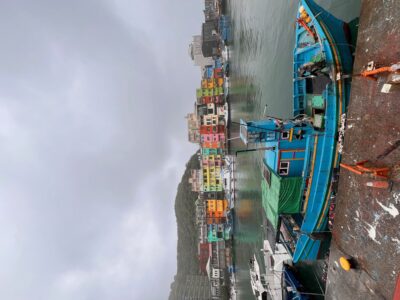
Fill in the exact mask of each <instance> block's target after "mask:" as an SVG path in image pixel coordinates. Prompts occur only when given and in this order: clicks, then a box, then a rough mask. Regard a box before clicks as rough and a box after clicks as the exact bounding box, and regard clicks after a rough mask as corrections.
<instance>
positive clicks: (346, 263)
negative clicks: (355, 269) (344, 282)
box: [339, 256, 351, 272]
mask: <svg viewBox="0 0 400 300" xmlns="http://www.w3.org/2000/svg"><path fill="white" fill-rule="evenodd" d="M339 263H340V266H341V267H342V269H343V270H345V271H346V272H348V271H350V269H351V263H350V262H349V260H348V259H347V258H346V257H344V256H342V257H340V258H339Z"/></svg>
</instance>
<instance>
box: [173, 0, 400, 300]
mask: <svg viewBox="0 0 400 300" xmlns="http://www.w3.org/2000/svg"><path fill="white" fill-rule="evenodd" d="M326 2H327V1H312V0H301V1H299V2H297V1H289V2H288V3H281V2H280V3H279V4H277V3H276V4H275V6H274V9H273V10H271V9H270V7H268V6H266V5H265V4H264V3H263V2H262V1H258V0H254V1H252V3H251V4H249V3H243V2H241V1H238V0H230V1H224V2H221V1H205V8H206V9H205V11H204V13H205V23H203V25H202V34H201V35H200V36H194V37H193V42H192V44H191V46H190V50H189V54H190V56H191V58H192V60H193V61H194V63H195V65H196V66H199V67H200V70H201V81H200V87H199V89H197V91H196V100H195V105H194V112H191V113H189V114H188V115H187V117H186V118H187V122H188V139H189V141H190V142H192V143H196V144H198V145H199V151H198V153H197V154H196V155H197V159H198V162H199V168H196V169H192V170H191V176H190V179H189V183H190V185H191V189H192V191H193V192H195V193H197V195H198V196H197V200H196V201H195V211H196V212H195V220H196V228H197V232H196V235H197V236H196V239H197V241H198V249H199V250H198V259H199V274H200V275H199V276H200V277H202V278H203V279H202V280H204V282H207V280H208V281H209V284H210V290H208V291H207V288H206V286H205V285H204V286H203V287H202V293H203V294H202V295H203V296H204V297H203V298H202V297H200V298H199V299H252V298H255V299H273V300H281V299H400V283H399V274H400V234H399V232H398V224H399V223H398V220H399V210H400V122H399V121H398V115H399V113H400V106H399V105H398V98H399V95H400V85H399V83H400V75H399V71H400V65H399V64H398V63H399V61H400V51H399V50H398V45H399V44H400V43H399V42H400V36H399V33H400V26H399V22H397V21H396V20H397V19H398V17H399V16H400V7H399V6H398V5H397V4H396V3H395V1H383V0H381V1H372V0H371V1H363V2H362V3H360V2H357V1H353V2H351V3H350V1H349V2H347V1H339V0H338V1H334V3H331V6H329V5H328V4H327V3H326ZM273 14H276V15H279V16H280V17H281V18H282V22H287V23H288V24H293V26H291V25H290V26H283V27H277V28H274V30H271V31H267V30H265V27H266V26H267V25H266V22H268V21H269V20H272V15H273ZM265 17H266V18H265ZM265 20H267V21H265ZM200 49H201V50H200ZM288 49H290V51H288ZM292 49H293V50H292ZM196 51H197V52H196ZM292 51H293V52H292ZM205 53H208V54H205ZM271 70H279V71H278V72H271ZM207 278H208V279H207ZM173 291H174V292H175V298H176V299H181V298H179V296H182V297H189V296H190V297H195V296H196V295H194V294H190V293H189V292H188V291H187V290H186V289H185V288H183V287H180V288H175V290H173ZM179 293H180V294H179ZM197 296H198V295H197ZM175 298H170V299H175ZM182 299H183V298H182Z"/></svg>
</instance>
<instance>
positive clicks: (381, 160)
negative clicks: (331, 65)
mask: <svg viewBox="0 0 400 300" xmlns="http://www.w3.org/2000/svg"><path fill="white" fill-rule="evenodd" d="M399 19H400V5H399V2H398V0H391V1H390V0H386V1H384V0H365V1H363V5H362V9H361V15H360V23H359V31H358V42H357V49H356V57H355V64H354V71H353V79H352V90H351V100H350V105H349V110H348V114H347V116H346V119H347V122H346V130H345V137H344V148H343V159H342V162H343V163H345V164H348V165H355V164H356V163H357V162H360V161H364V160H368V161H370V162H371V164H373V165H374V166H376V167H388V168H389V169H390V170H391V172H392V173H391V175H390V179H391V181H392V184H390V185H389V187H388V188H377V187H371V186H367V184H368V182H371V181H373V180H374V179H372V178H371V177H368V176H363V175H358V174H356V173H354V172H351V171H349V170H348V169H345V168H341V170H340V179H339V188H338V194H337V197H336V210H335V218H334V226H333V231H332V244H331V251H330V259H329V269H328V277H327V288H326V299H353V300H356V299H363V300H367V299H400V293H399V294H398V295H397V296H395V288H396V283H397V282H398V280H399V275H400V231H399V224H400V215H399V212H400V181H399V165H400V147H399V146H400V85H394V84H393V85H391V86H388V85H385V84H386V83H387V80H388V76H387V75H388V74H387V73H382V74H379V76H377V77H376V80H373V79H371V78H366V77H362V76H354V75H355V74H360V73H361V72H362V71H363V70H365V68H366V66H367V64H368V63H369V62H370V61H374V62H375V63H376V64H377V65H378V66H390V65H391V64H394V63H397V62H399V61H400V22H399ZM384 85H385V86H384ZM340 257H346V258H349V259H350V260H352V261H353V265H352V268H351V269H350V270H349V271H345V270H344V269H343V268H341V266H340V264H339V258H340ZM397 297H398V298H397Z"/></svg>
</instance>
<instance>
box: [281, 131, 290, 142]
mask: <svg viewBox="0 0 400 300" xmlns="http://www.w3.org/2000/svg"><path fill="white" fill-rule="evenodd" d="M281 139H282V140H287V139H289V131H284V132H282V133H281Z"/></svg>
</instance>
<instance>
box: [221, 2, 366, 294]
mask: <svg viewBox="0 0 400 300" xmlns="http://www.w3.org/2000/svg"><path fill="white" fill-rule="evenodd" d="M316 2H317V3H318V4H320V5H321V6H323V7H324V8H325V9H327V10H328V11H330V12H331V13H333V14H334V15H335V16H337V17H338V18H340V19H342V20H344V21H347V22H349V21H351V20H353V19H354V18H356V17H358V16H359V13H360V6H361V0H321V1H316ZM227 4H228V5H227V10H228V13H229V15H230V17H231V20H232V32H233V41H232V42H231V44H230V45H229V49H230V84H231V88H230V96H229V103H230V111H231V124H230V128H231V130H230V143H229V144H230V149H231V152H232V153H233V152H235V151H236V150H241V149H244V148H245V147H244V145H243V144H242V143H241V141H240V140H239V139H237V136H238V135H239V133H238V127H239V126H238V122H239V121H240V119H244V120H255V119H262V118H263V117H264V116H266V115H274V116H277V117H289V116H291V114H292V61H293V57H292V51H293V45H294V28H295V16H296V11H297V8H298V1H295V0H228V2H227ZM249 148H251V145H249ZM261 155H262V153H257V152H249V153H239V154H238V156H237V160H236V170H237V172H236V182H235V187H236V202H235V210H236V218H235V235H234V253H235V265H236V280H237V281H236V287H237V298H238V299H252V298H253V295H252V291H251V287H250V277H249V264H248V263H249V259H250V258H251V257H252V256H253V255H254V254H255V255H256V257H257V260H258V261H259V263H260V266H261V269H262V270H265V268H264V262H263V259H262V252H261V251H260V249H261V248H262V245H263V240H264V238H265V231H266V226H265V224H264V223H265V220H264V217H263V211H262V206H261V186H260V182H261V173H260V169H259V163H260V157H261ZM312 267H313V268H305V269H307V270H308V273H304V272H303V274H305V276H306V277H309V279H310V280H309V281H310V282H313V283H312V284H311V285H313V287H314V289H313V290H312V291H313V292H317V293H318V291H319V292H321V293H322V290H323V287H319V285H318V284H319V283H320V282H319V281H318V280H317V283H315V279H316V278H317V277H320V274H318V264H317V265H316V266H312ZM310 270H311V271H310ZM321 284H322V283H321Z"/></svg>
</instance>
